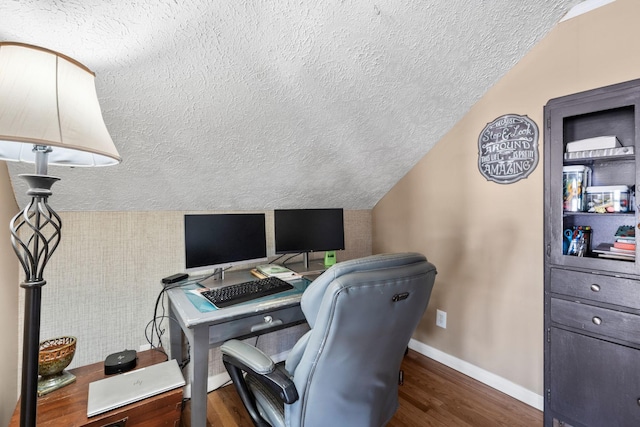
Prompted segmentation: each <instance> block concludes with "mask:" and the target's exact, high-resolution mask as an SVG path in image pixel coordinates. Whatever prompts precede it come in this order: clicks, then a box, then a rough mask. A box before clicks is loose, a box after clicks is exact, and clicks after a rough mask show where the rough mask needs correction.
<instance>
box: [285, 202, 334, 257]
mask: <svg viewBox="0 0 640 427" xmlns="http://www.w3.org/2000/svg"><path fill="white" fill-rule="evenodd" d="M273 214H274V221H275V223H274V225H275V241H276V253H277V254H284V253H296V252H313V251H333V250H340V249H344V221H343V213H342V209H280V210H275V211H274V212H273Z"/></svg>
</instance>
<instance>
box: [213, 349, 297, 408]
mask: <svg viewBox="0 0 640 427" xmlns="http://www.w3.org/2000/svg"><path fill="white" fill-rule="evenodd" d="M220 351H221V352H222V361H223V363H224V365H225V368H226V369H227V371H228V372H229V376H231V379H232V380H233V382H234V383H235V384H236V387H237V388H238V392H239V393H240V396H241V397H242V399H243V400H244V397H243V393H245V392H246V391H248V388H247V386H246V383H245V381H244V378H243V376H242V373H241V372H245V373H247V375H251V376H252V377H254V378H255V379H257V380H258V381H260V382H261V383H262V384H264V385H265V386H266V387H268V388H269V390H271V391H272V392H273V393H274V394H275V395H276V396H277V397H279V398H280V399H281V400H282V401H283V402H284V403H293V402H295V401H296V400H298V390H297V389H296V386H295V384H294V383H293V380H292V379H291V378H290V377H289V374H288V373H287V372H286V370H285V369H284V368H283V367H282V366H278V365H276V364H275V363H274V362H273V360H271V358H270V357H269V356H267V355H266V354H264V353H263V352H262V351H260V350H259V349H257V348H255V347H253V346H250V345H248V344H245V343H243V342H242V341H238V340H230V341H227V342H225V343H224V344H223V345H222V346H221V347H220ZM241 389H245V391H241Z"/></svg>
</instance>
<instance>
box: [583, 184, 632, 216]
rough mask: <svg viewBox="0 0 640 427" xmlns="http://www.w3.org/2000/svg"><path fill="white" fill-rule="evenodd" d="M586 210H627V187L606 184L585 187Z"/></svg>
mask: <svg viewBox="0 0 640 427" xmlns="http://www.w3.org/2000/svg"><path fill="white" fill-rule="evenodd" d="M587 210H588V212H597V213H611V212H629V187H628V186H626V185H608V186H598V187H587Z"/></svg>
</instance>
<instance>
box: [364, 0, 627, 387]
mask: <svg viewBox="0 0 640 427" xmlns="http://www.w3.org/2000/svg"><path fill="white" fill-rule="evenodd" d="M638 17H640V2H638V1H637V0H618V1H616V2H614V3H611V4H609V5H607V6H604V7H602V8H600V9H596V10H595V11H593V12H590V13H588V14H585V15H582V16H580V17H577V18H574V19H571V20H569V21H566V22H563V23H561V24H559V25H558V26H557V27H556V28H555V29H554V30H553V31H552V32H551V33H550V34H549V35H548V36H547V37H546V38H545V39H544V40H543V41H542V42H541V43H539V45H538V46H536V47H535V48H534V49H533V50H532V51H531V52H530V53H529V54H528V55H527V56H526V57H525V58H524V59H523V60H522V61H521V62H520V63H519V64H517V65H516V66H515V67H514V68H513V69H512V70H511V71H509V73H508V74H507V75H506V76H505V77H504V78H503V79H502V80H501V81H500V82H499V83H498V84H497V85H496V86H495V87H493V88H492V89H491V90H490V91H489V92H488V93H487V94H486V95H485V96H484V97H483V98H482V99H481V100H480V101H479V102H478V103H477V104H476V105H475V106H474V107H473V108H472V109H471V110H470V111H469V113H468V114H467V115H466V116H465V117H464V118H463V120H461V121H460V122H459V123H458V124H457V125H456V126H455V128H454V129H452V130H451V132H449V133H448V134H447V135H446V136H445V137H444V138H443V139H442V140H441V141H439V142H438V144H437V145H436V146H435V147H434V148H433V149H432V150H431V151H430V152H429V153H428V154H427V155H426V156H425V157H424V158H423V159H421V160H420V161H419V162H418V164H417V165H416V166H415V167H414V168H413V169H412V170H411V171H410V172H409V173H408V174H407V175H406V176H405V177H404V178H403V179H402V180H401V181H399V182H398V183H397V185H396V186H395V187H394V188H393V189H392V190H391V191H390V192H389V193H388V194H387V195H386V196H385V197H384V198H383V199H382V200H381V201H380V202H379V203H378V204H377V206H376V207H375V208H374V209H373V251H374V253H378V252H384V251H400V250H416V251H420V252H423V253H424V254H425V255H426V256H427V257H428V258H429V259H430V260H431V261H432V262H433V263H434V264H435V265H436V267H437V268H438V276H437V278H436V286H435V288H434V292H433V296H432V299H431V302H430V304H429V308H428V310H427V313H426V315H425V317H424V319H423V321H422V323H421V325H420V326H419V328H418V331H417V332H416V334H415V338H416V339H417V340H418V341H420V342H422V343H424V344H426V345H428V346H431V347H434V348H436V349H437V350H440V351H442V352H444V353H446V354H448V355H451V356H454V357H455V358H459V359H461V360H463V361H465V362H469V363H471V364H472V365H475V366H476V367H479V368H482V369H484V370H487V371H489V372H491V373H493V374H496V375H498V376H500V377H502V378H504V379H507V380H509V381H511V382H513V383H515V384H517V385H520V386H522V387H524V388H526V389H528V390H531V391H533V392H535V393H537V394H538V395H542V388H543V382H542V369H543V220H544V212H543V198H542V196H543V187H544V184H543V164H542V154H543V141H542V139H543V138H542V136H543V107H544V105H545V103H546V102H547V101H548V100H549V99H551V98H555V97H558V96H562V95H566V94H570V93H575V92H578V91H582V90H587V89H592V88H595V87H599V86H604V85H608V84H613V83H618V82H622V81H626V80H631V79H635V78H639V77H640V55H638V49H637V47H636V42H637V41H638V40H640V26H638V24H637V19H638ZM508 113H515V114H521V115H527V116H529V117H530V118H531V119H533V120H534V121H535V122H536V123H537V124H538V127H539V128H540V148H539V154H540V163H539V165H538V167H537V169H536V170H535V171H534V173H533V174H532V175H530V176H529V177H528V178H526V179H524V180H521V181H519V182H517V183H514V184H510V185H500V184H496V183H493V182H489V181H487V180H486V179H485V178H484V177H483V176H482V175H481V174H480V172H479V171H478V166H477V162H478V145H477V140H478V135H479V134H480V132H481V131H482V129H483V128H484V126H485V125H486V124H487V123H488V122H491V121H492V120H494V119H495V118H497V117H499V116H501V115H503V114H508ZM424 114H425V115H427V114H429V112H428V111H425V112H424ZM436 309H441V310H444V311H446V312H447V329H441V328H437V327H436V326H435V318H436Z"/></svg>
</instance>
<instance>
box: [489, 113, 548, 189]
mask: <svg viewBox="0 0 640 427" xmlns="http://www.w3.org/2000/svg"><path fill="white" fill-rule="evenodd" d="M538 136H539V134H538V126H537V125H536V123H535V122H534V121H533V120H531V119H530V118H529V117H527V116H520V115H518V114H505V115H504V116H501V117H498V118H497V119H495V120H494V121H492V122H490V123H487V125H486V126H485V127H484V129H483V130H482V132H481V133H480V136H479V137H478V169H480V173H481V174H482V175H483V176H484V177H485V178H487V180H489V181H494V182H497V183H498V184H511V183H514V182H516V181H519V180H521V179H523V178H526V177H528V176H529V175H530V174H531V172H533V170H534V169H535V168H536V166H537V165H538V158H539V155H538Z"/></svg>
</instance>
